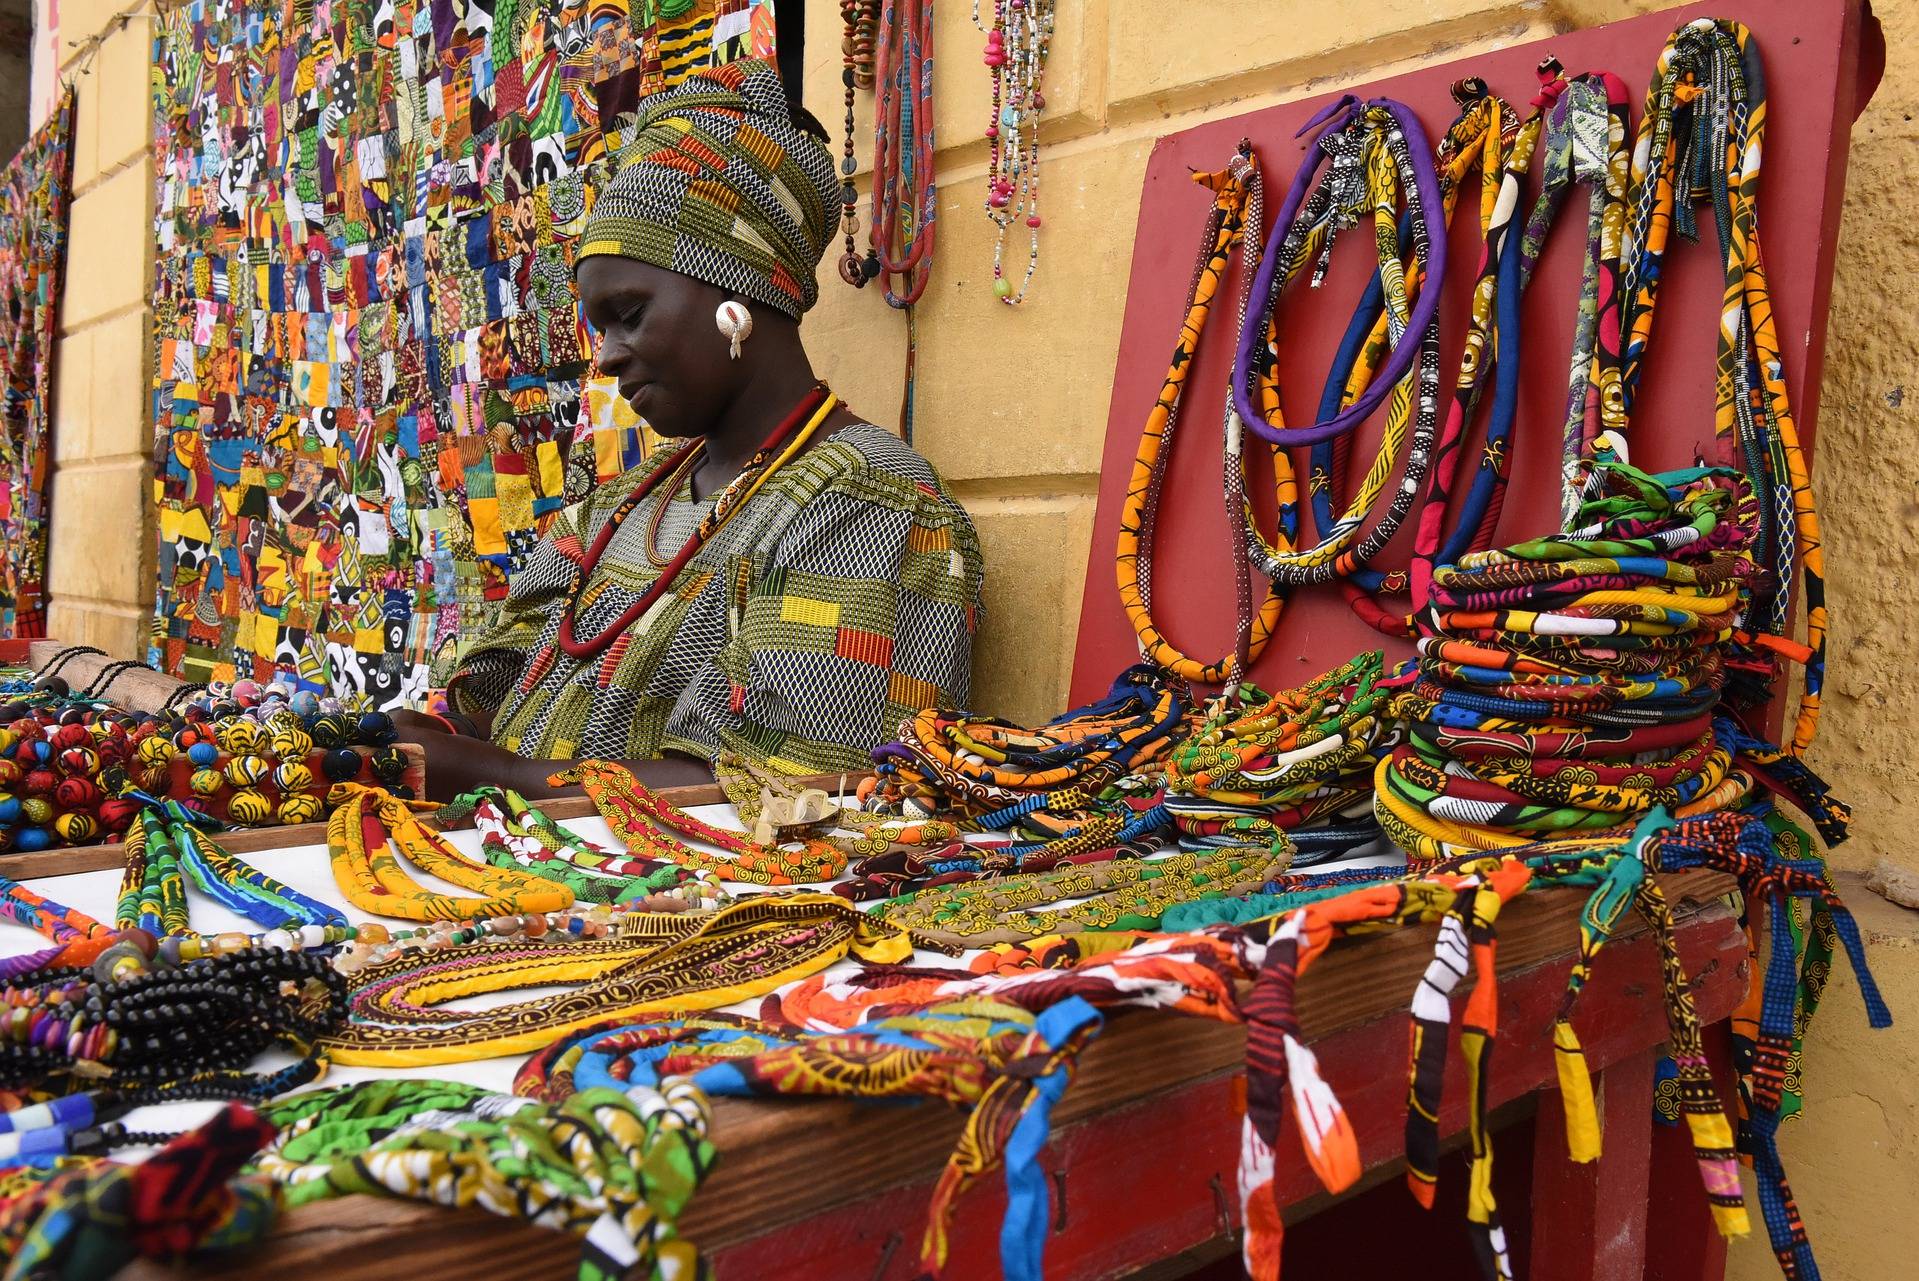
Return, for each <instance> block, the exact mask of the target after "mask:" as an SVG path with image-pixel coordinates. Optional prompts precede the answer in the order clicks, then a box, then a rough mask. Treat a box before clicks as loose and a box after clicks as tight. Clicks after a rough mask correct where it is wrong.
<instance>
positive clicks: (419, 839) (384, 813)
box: [327, 783, 573, 921]
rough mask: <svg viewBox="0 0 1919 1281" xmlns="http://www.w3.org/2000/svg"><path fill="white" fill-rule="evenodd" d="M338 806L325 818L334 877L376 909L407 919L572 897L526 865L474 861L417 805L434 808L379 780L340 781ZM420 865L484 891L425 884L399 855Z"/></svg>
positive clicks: (538, 908) (548, 905) (362, 905)
mask: <svg viewBox="0 0 1919 1281" xmlns="http://www.w3.org/2000/svg"><path fill="white" fill-rule="evenodd" d="M330 799H331V800H332V801H333V803H334V804H335V805H336V806H337V808H336V809H335V810H334V811H333V817H332V818H330V819H328V820H327V854H328V855H329V857H330V858H331V859H332V862H333V879H334V880H335V881H337V882H338V883H339V886H340V889H341V891H342V892H343V893H345V894H346V897H347V902H349V903H351V904H353V906H355V907H357V908H359V909H360V910H361V911H363V912H371V913H373V914H374V915H375V916H397V917H399V918H401V919H403V920H408V921H436V920H438V921H448V920H451V921H457V920H463V919H465V918H468V917H491V916H505V915H508V914H514V913H523V912H531V913H537V912H557V911H559V910H561V909H562V908H566V907H571V906H572V904H573V891H572V890H569V889H567V888H566V887H565V886H564V885H556V884H554V883H553V882H552V881H548V880H544V879H542V878H540V877H538V876H534V875H533V874H531V873H529V872H523V871H519V870H507V869H504V868H494V867H488V866H486V865H485V864H482V863H475V862H473V861H472V860H471V859H469V858H467V857H466V856H465V855H463V854H461V853H460V852H459V851H458V850H455V849H454V848H453V847H452V846H451V845H449V844H447V841H446V838H445V837H443V836H441V835H440V833H439V832H438V831H436V830H434V829H433V828H431V827H428V826H427V825H426V824H425V823H422V822H421V821H420V818H419V815H418V811H420V810H431V809H434V808H437V807H435V806H432V805H427V804H425V803H423V802H409V801H402V800H400V799H398V798H397V797H394V796H392V795H390V794H389V793H387V792H385V791H382V790H381V789H380V788H377V787H366V786H363V785H361V784H359V783H341V784H339V785H338V786H336V787H335V788H334V789H333V795H332V797H331V798H330ZM401 854H405V856H406V857H407V858H408V859H409V860H410V861H412V862H413V863H414V864H416V865H417V866H418V867H419V868H420V870H421V871H423V872H426V873H428V874H430V875H432V876H437V877H439V878H440V879H441V880H443V881H448V882H450V883H452V884H454V885H457V886H459V887H460V888H462V889H469V890H479V891H482V892H483V893H484V894H486V896H487V897H485V898H460V897H457V896H454V895H449V894H438V893H435V892H433V891H432V890H429V889H427V888H426V887H425V886H423V885H421V884H420V883H419V882H418V881H415V880H414V879H413V878H412V877H411V876H409V875H407V873H406V870H405V869H404V868H403V867H402V866H401V864H400V855H401Z"/></svg>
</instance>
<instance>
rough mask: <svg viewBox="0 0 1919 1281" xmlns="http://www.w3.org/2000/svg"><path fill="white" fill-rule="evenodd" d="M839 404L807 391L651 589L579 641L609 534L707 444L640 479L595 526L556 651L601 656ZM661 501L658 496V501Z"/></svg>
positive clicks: (820, 391) (821, 392)
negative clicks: (578, 622)
mask: <svg viewBox="0 0 1919 1281" xmlns="http://www.w3.org/2000/svg"><path fill="white" fill-rule="evenodd" d="M839 403H840V402H839V398H838V397H837V396H835V395H833V394H832V393H831V392H829V391H827V389H826V385H825V384H824V383H822V384H820V385H819V386H817V387H815V388H814V389H813V390H812V391H810V392H808V393H807V394H806V396H805V397H804V398H803V399H802V400H801V401H800V403H799V405H798V406H796V407H795V408H794V410H793V411H792V412H791V413H789V414H788V415H787V416H786V417H785V418H784V419H782V420H781V422H780V424H779V426H777V427H775V428H774V429H773V430H772V432H771V433H770V434H768V436H767V437H766V439H765V440H764V441H762V442H761V444H760V447H759V448H758V449H757V450H755V451H754V453H753V456H752V457H751V458H750V459H748V460H747V463H746V466H745V467H744V468H743V469H742V470H741V471H740V474H739V475H738V476H735V477H734V478H733V479H732V480H731V481H730V482H728V484H727V486H726V488H725V489H722V490H721V491H720V493H719V496H718V497H717V498H715V499H714V500H713V507H712V510H710V511H708V512H707V514H706V515H705V517H704V518H702V519H701V521H700V523H699V527H698V528H697V529H695V530H694V531H693V536H692V537H691V538H688V539H687V540H686V544H685V546H683V547H681V548H680V550H679V553H678V554H677V555H675V556H674V557H673V559H672V560H671V561H669V562H668V563H667V565H666V568H664V569H662V570H661V571H660V574H659V577H657V578H655V579H654V580H653V583H652V585H651V586H649V587H648V588H647V589H646V590H645V591H644V592H642V593H641V594H640V598H639V599H638V600H636V601H634V602H633V603H632V604H631V605H629V606H627V607H626V608H625V609H624V610H622V611H620V614H619V616H618V617H616V618H614V619H613V620H612V621H611V622H609V623H608V624H607V625H606V626H605V627H604V628H602V629H601V631H600V633H599V635H597V636H594V637H592V638H591V639H589V640H584V641H582V640H579V639H578V638H577V637H576V636H575V635H574V632H573V623H574V620H575V619H576V618H578V617H579V613H580V610H582V609H584V608H585V607H586V606H588V605H590V604H591V603H592V597H593V596H594V595H596V594H597V593H596V591H595V583H594V571H595V570H597V569H598V568H599V564H600V558H601V557H602V556H604V555H605V554H606V548H607V544H609V543H611V542H612V541H613V536H614V535H615V534H616V533H618V532H619V528H620V526H621V524H623V523H624V522H625V520H626V518H627V517H628V516H630V515H632V514H633V510H634V509H635V508H636V507H638V506H639V504H640V503H641V502H643V501H644V500H645V499H646V497H647V495H648V494H651V493H652V492H653V491H654V490H655V488H657V487H658V486H659V484H660V482H661V481H662V480H663V479H664V478H665V477H667V476H668V475H671V474H674V473H676V472H677V471H678V470H679V469H680V468H681V467H682V466H686V465H690V459H691V458H692V456H693V455H695V454H697V453H700V452H701V451H703V450H704V449H705V447H706V442H705V441H704V440H696V441H694V442H693V443H692V444H690V445H687V446H685V447H684V448H683V449H682V450H681V451H680V453H679V454H677V455H675V457H674V458H673V459H672V461H670V462H668V463H666V464H663V465H662V466H661V467H659V468H658V469H656V470H654V471H652V472H650V473H649V474H648V475H647V476H646V478H645V479H644V480H642V481H641V482H640V483H639V484H638V485H636V486H634V488H633V492H632V493H630V494H628V495H627V496H626V497H625V498H624V499H622V500H621V501H620V505H619V506H618V507H616V508H614V510H613V512H612V514H611V515H609V516H608V517H607V519H606V523H605V524H604V525H602V526H601V527H600V532H599V534H598V536H597V537H595V538H594V540H593V542H592V544H591V545H590V546H589V547H588V548H587V550H586V554H585V556H583V557H582V558H581V560H580V571H579V577H578V578H577V579H576V580H575V582H574V584H573V591H572V593H571V595H570V596H569V597H568V599H567V604H566V611H565V612H564V613H563V614H562V615H561V616H560V631H559V636H558V644H559V646H560V648H561V649H562V650H564V651H565V652H566V653H567V655H568V656H569V657H572V658H576V659H582V660H584V659H589V658H595V657H598V656H599V655H600V654H602V653H604V652H605V650H606V649H607V647H608V646H610V645H612V644H613V642H614V641H616V640H618V639H619V638H620V637H621V636H623V635H625V633H626V631H627V629H628V628H630V627H632V626H633V625H634V624H635V623H637V622H639V621H640V619H641V618H642V617H644V616H645V615H646V613H647V611H648V610H650V609H652V608H653V607H654V605H655V604H657V603H658V602H660V601H662V600H664V599H665V597H666V592H667V589H668V588H670V587H672V585H673V580H674V579H676V578H678V577H679V573H680V571H681V570H682V569H684V568H686V565H687V562H688V561H690V560H692V559H693V555H694V553H695V552H697V551H699V550H700V548H702V547H704V546H705V545H706V543H707V541H708V540H710V539H711V538H712V537H713V535H714V534H715V533H717V532H718V531H719V529H720V527H721V526H723V525H725V524H726V522H727V521H729V520H731V519H732V518H733V516H734V515H735V514H736V513H738V512H739V511H740V509H741V508H743V507H745V506H746V504H747V503H748V502H749V501H751V500H752V498H753V495H754V494H756V493H758V492H759V490H760V487H761V486H762V485H764V484H765V483H766V482H767V481H768V480H769V479H771V478H772V476H773V474H774V473H775V472H777V471H779V469H780V468H781V467H783V466H785V465H786V464H787V463H788V462H790V461H791V460H792V459H793V457H794V456H795V455H796V454H798V453H799V451H800V450H802V449H804V448H805V447H806V443H807V442H808V441H809V440H810V439H812V437H813V434H814V433H815V432H817V431H818V430H819V427H820V424H822V423H824V422H825V421H826V419H827V417H828V416H829V415H831V414H832V412H833V410H834V409H835V408H837V407H838V405H839ZM668 497H670V494H669V495H668ZM666 500H667V499H666V498H662V500H661V501H662V502H665V501H666ZM600 586H604V585H603V584H601V585H600ZM529 670H538V665H537V664H533V665H530V666H529Z"/></svg>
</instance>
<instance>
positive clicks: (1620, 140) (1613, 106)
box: [1519, 71, 1631, 529]
mask: <svg viewBox="0 0 1919 1281" xmlns="http://www.w3.org/2000/svg"><path fill="white" fill-rule="evenodd" d="M1630 112H1631V108H1630V107H1629V106H1628V105H1627V100H1626V86H1625V84H1624V83H1623V82H1622V81H1621V80H1620V79H1619V77H1617V76H1615V75H1613V74H1612V73H1611V72H1609V71H1607V72H1595V73H1591V74H1588V75H1582V76H1577V77H1575V78H1574V79H1572V80H1571V81H1569V82H1567V83H1566V84H1565V85H1564V86H1563V88H1562V89H1561V91H1560V92H1559V94H1558V97H1557V99H1556V100H1555V101H1554V102H1553V104H1552V108H1551V110H1550V111H1549V112H1548V115H1547V119H1546V125H1545V133H1544V137H1543V138H1542V140H1541V147H1542V148H1543V149H1542V151H1541V157H1542V166H1543V177H1542V182H1541V187H1540V191H1539V196H1538V199H1537V200H1536V201H1535V202H1534V204H1533V210H1532V215H1531V216H1530V217H1529V218H1528V219H1527V220H1526V231H1525V236H1524V237H1523V239H1522V240H1521V242H1520V264H1519V270H1520V288H1521V289H1522V290H1523V289H1524V288H1525V286H1526V283H1527V282H1528V281H1530V279H1531V277H1532V272H1533V268H1534V267H1535V266H1536V265H1537V264H1538V261H1539V254H1540V250H1541V249H1542V248H1543V247H1544V244H1545V240H1546V235H1547V233H1548V232H1549V231H1550V230H1551V228H1552V222H1553V215H1554V213H1555V212H1556V210H1557V209H1558V206H1559V204H1560V202H1561V201H1563V200H1564V199H1565V196H1566V193H1567V191H1568V190H1569V189H1570V188H1571V187H1572V186H1573V184H1575V183H1581V182H1583V183H1585V184H1586V185H1587V187H1588V188H1589V190H1590V193H1591V194H1590V199H1589V201H1588V212H1587V220H1586V253H1585V267H1584V272H1583V274H1582V275H1581V277H1580V282H1579V311H1578V313H1577V314H1578V321H1577V323H1576V325H1575V327H1574V330H1573V346H1572V357H1571V361H1570V383H1569V390H1568V393H1567V399H1566V415H1565V423H1564V430H1563V432H1562V451H1561V458H1562V460H1563V461H1562V471H1561V489H1560V527H1561V528H1562V529H1570V528H1571V527H1572V525H1573V522H1574V521H1575V520H1576V519H1577V518H1578V514H1579V506H1580V492H1579V491H1580V482H1581V475H1582V473H1581V472H1580V470H1579V464H1580V462H1581V461H1582V460H1584V459H1587V458H1590V457H1592V454H1593V449H1594V446H1595V445H1596V444H1597V442H1598V440H1599V434H1600V432H1601V431H1611V432H1614V433H1618V434H1621V439H1622V440H1623V432H1624V430H1625V427H1626V405H1625V398H1624V395H1623V393H1622V392H1621V384H1620V356H1621V338H1620V312H1621V308H1622V303H1621V301H1620V296H1621V277H1620V255H1621V253H1622V252H1623V249H1624V240H1625V235H1624V233H1625V222H1626V175H1627V170H1628V158H1627V153H1626V133H1627V126H1628V122H1629V117H1630Z"/></svg>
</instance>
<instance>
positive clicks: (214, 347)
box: [151, 0, 774, 706]
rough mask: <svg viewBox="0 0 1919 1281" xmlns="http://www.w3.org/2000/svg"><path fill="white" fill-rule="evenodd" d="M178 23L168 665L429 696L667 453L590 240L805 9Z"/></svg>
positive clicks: (162, 509)
mask: <svg viewBox="0 0 1919 1281" xmlns="http://www.w3.org/2000/svg"><path fill="white" fill-rule="evenodd" d="M158 27H159V30H158V33H157V35H156V37H155V49H154V72H153V93H154V104H155V111H154V117H155V122H156V123H155V142H154V150H155V161H156V175H157V192H156V205H155V209H156V213H155V232H156V235H157V238H158V247H159V254H158V264H159V265H158V281H157V286H156V289H155V300H154V331H155V338H156V344H157V351H156V356H157V359H156V361H155V370H154V387H153V413H154V421H155V448H154V468H155V473H154V476H155V479H154V489H155V499H156V505H157V508H158V511H159V522H160V553H159V584H158V593H157V601H156V606H155V612H154V630H153V644H152V655H151V657H152V659H153V661H155V662H156V663H159V664H161V665H163V666H164V668H165V670H168V671H172V672H175V673H177V674H179V675H181V676H183V677H186V678H188V679H194V680H206V679H227V678H230V677H232V676H235V675H240V676H252V677H254V678H256V679H265V678H268V677H269V676H276V675H277V676H279V677H281V678H282V679H293V680H296V681H297V682H298V683H299V684H300V685H302V686H303V687H306V688H314V689H319V688H324V687H331V688H332V689H333V690H334V691H335V692H337V693H341V694H349V695H350V694H361V693H364V694H366V695H367V696H369V697H370V698H371V699H372V700H373V701H374V703H375V704H376V705H382V706H385V705H392V704H396V703H400V702H404V701H408V700H413V699H417V698H419V697H420V696H421V695H422V694H423V693H424V692H425V691H426V690H427V689H428V688H429V687H430V685H431V684H432V683H433V682H434V676H435V673H436V670H437V671H440V672H444V671H446V670H450V666H449V665H450V664H451V662H452V661H453V660H454V659H455V658H456V656H457V649H458V646H459V644H460V641H461V638H462V637H463V636H468V635H472V634H474V633H475V632H476V631H477V630H478V629H479V628H480V627H481V626H483V625H484V624H485V622H486V621H487V620H488V618H489V617H490V615H491V612H492V609H493V607H494V602H496V601H497V600H499V599H500V598H501V597H503V596H504V595H505V593H506V585H507V578H508V576H509V575H510V574H511V573H512V572H513V570H514V568H515V567H516V566H517V564H518V563H519V560H520V558H521V557H522V556H524V555H525V554H526V552H527V551H528V550H530V549H531V547H532V546H533V544H534V541H535V540H536V539H537V537H538V536H539V532H540V530H541V529H542V528H544V526H545V524H546V522H547V521H548V520H550V519H551V518H552V517H553V516H554V515H555V514H557V513H558V512H559V510H560V509H561V507H563V506H564V505H565V503H566V502H567V501H569V499H571V498H576V497H578V496H579V494H580V493H581V492H582V491H583V490H584V488H585V487H587V486H590V485H591V484H593V483H594V481H595V479H596V478H603V477H605V476H607V475H610V474H617V472H618V471H619V470H621V468H622V467H623V466H625V465H630V461H631V460H637V458H638V457H639V454H640V451H641V449H642V448H643V446H642V444H641V442H640V439H639V435H638V427H637V424H636V422H635V420H634V419H633V418H632V416H631V414H630V412H629V411H628V410H627V409H626V406H625V405H624V404H623V403H619V402H618V397H617V396H610V395H608V394H607V393H606V392H605V391H604V389H598V388H596V386H595V380H594V379H593V378H592V377H591V373H592V369H591V336H590V334H589V332H588V330H587V328H586V326H585V323H584V321H583V320H582V319H581V317H580V314H579V307H578V302H577V299H576V297H575V295H574V292H573V285H572V252H573V249H572V238H573V237H574V236H575V235H577V233H578V231H579V228H580V226H581V224H582V223H583V221H584V218H585V214H586V211H587V207H588V204H589V202H590V199H591V193H592V190H593V186H594V183H595V181H596V180H597V177H598V175H599V174H600V173H601V172H603V171H604V170H605V169H606V168H607V167H609V166H610V164H611V163H612V161H613V159H614V157H615V156H617V154H618V151H619V147H620V144H621V141H622V137H621V130H622V127H623V126H625V125H627V124H630V121H631V113H632V111H633V109H634V107H635V105H636V104H637V102H638V100H639V99H640V98H641V97H642V96H644V95H646V94H648V93H652V92H656V91H657V90H659V89H663V88H665V87H667V86H668V85H669V84H672V83H675V82H677V80H679V79H680V78H682V77H684V76H685V75H686V74H688V73H689V72H691V71H694V70H697V69H700V68H703V67H707V66H711V65H715V64H717V63H722V62H728V61H732V60H733V59H735V58H738V57H742V56H746V55H749V54H751V55H755V56H762V57H765V56H771V55H772V54H773V52H774V50H773V47H772V46H773V32H774V25H773V0H630V2H622V0H611V2H609V0H197V2H196V3H191V4H189V5H187V6H185V7H182V8H177V9H173V10H171V11H170V12H168V13H167V14H166V15H165V17H164V18H162V19H161V21H160V22H159V24H158Z"/></svg>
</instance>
